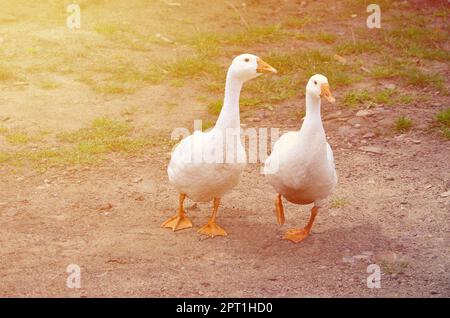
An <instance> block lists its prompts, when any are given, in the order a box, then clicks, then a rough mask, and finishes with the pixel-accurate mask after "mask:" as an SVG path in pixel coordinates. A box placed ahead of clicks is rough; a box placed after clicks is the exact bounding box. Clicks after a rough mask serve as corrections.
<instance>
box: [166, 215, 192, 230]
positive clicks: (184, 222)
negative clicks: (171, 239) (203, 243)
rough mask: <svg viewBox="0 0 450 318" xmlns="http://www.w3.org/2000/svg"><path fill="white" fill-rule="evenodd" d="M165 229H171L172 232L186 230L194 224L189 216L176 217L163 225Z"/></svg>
mask: <svg viewBox="0 0 450 318" xmlns="http://www.w3.org/2000/svg"><path fill="white" fill-rule="evenodd" d="M161 227H163V228H170V229H172V231H174V232H175V231H179V230H184V229H188V228H191V227H192V222H191V220H189V218H188V217H187V216H180V215H178V214H177V215H175V216H173V217H171V218H169V219H168V220H167V221H165V222H164V223H163V224H161Z"/></svg>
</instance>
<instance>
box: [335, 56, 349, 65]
mask: <svg viewBox="0 0 450 318" xmlns="http://www.w3.org/2000/svg"><path fill="white" fill-rule="evenodd" d="M333 57H334V59H335V60H336V61H338V62H339V63H341V64H347V59H346V58H345V57H343V56H340V55H339V54H335V55H334V56H333Z"/></svg>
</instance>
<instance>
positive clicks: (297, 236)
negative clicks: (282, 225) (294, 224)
mask: <svg viewBox="0 0 450 318" xmlns="http://www.w3.org/2000/svg"><path fill="white" fill-rule="evenodd" d="M308 235H309V231H308V230H306V229H289V230H287V231H286V233H285V234H284V236H283V240H288V241H291V242H294V243H300V242H301V241H303V240H304V239H305V238H306V237H307V236H308Z"/></svg>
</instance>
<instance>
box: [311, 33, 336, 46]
mask: <svg viewBox="0 0 450 318" xmlns="http://www.w3.org/2000/svg"><path fill="white" fill-rule="evenodd" d="M314 39H315V40H316V41H319V42H322V43H325V44H333V43H334V42H336V40H337V35H336V34H334V33H328V32H319V33H317V34H316V35H314Z"/></svg>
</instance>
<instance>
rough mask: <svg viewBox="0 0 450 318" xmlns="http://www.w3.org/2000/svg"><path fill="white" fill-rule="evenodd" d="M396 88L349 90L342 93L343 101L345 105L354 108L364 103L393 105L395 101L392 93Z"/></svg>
mask: <svg viewBox="0 0 450 318" xmlns="http://www.w3.org/2000/svg"><path fill="white" fill-rule="evenodd" d="M395 93H396V90H394V89H383V90H378V91H373V92H369V91H368V90H367V89H364V90H351V91H349V92H347V93H346V94H345V95H344V98H343V103H344V105H345V106H347V107H350V108H354V107H359V106H361V105H365V104H369V105H372V104H382V105H393V104H394V103H395V99H394V95H395Z"/></svg>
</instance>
